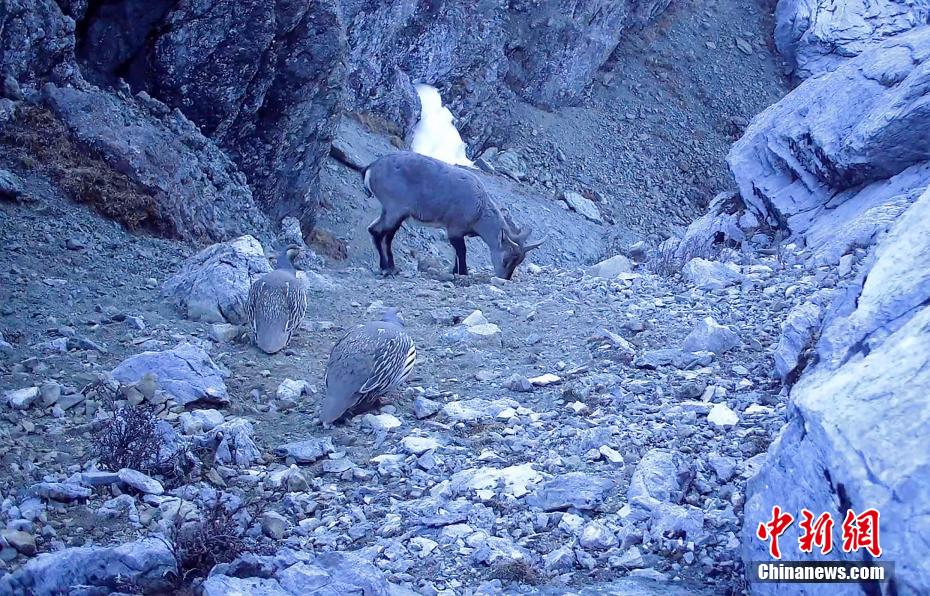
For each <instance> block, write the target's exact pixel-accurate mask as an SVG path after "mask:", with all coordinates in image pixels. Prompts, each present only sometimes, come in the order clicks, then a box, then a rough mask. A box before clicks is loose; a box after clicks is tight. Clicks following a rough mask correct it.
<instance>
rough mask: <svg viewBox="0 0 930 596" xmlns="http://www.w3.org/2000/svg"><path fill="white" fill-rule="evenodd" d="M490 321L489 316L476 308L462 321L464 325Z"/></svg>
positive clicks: (473, 325)
mask: <svg viewBox="0 0 930 596" xmlns="http://www.w3.org/2000/svg"><path fill="white" fill-rule="evenodd" d="M488 323H490V321H488V319H487V317H485V316H484V314H482V313H481V311H480V310H476V311H474V312H472V313H471V314H470V315H468V316H467V317H465V319H464V320H463V321H462V325H465V326H466V327H475V326H476V325H487V324H488Z"/></svg>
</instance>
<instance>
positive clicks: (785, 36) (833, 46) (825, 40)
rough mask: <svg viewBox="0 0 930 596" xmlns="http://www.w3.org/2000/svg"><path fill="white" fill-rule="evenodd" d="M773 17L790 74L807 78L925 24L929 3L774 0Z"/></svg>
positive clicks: (777, 42)
mask: <svg viewBox="0 0 930 596" xmlns="http://www.w3.org/2000/svg"><path fill="white" fill-rule="evenodd" d="M775 17H776V20H777V25H776V27H775V45H776V46H777V47H778V50H779V51H780V52H781V53H782V55H783V56H784V57H785V58H786V59H787V60H788V62H789V65H790V66H791V67H792V69H793V72H794V74H795V75H796V76H798V77H800V78H807V77H810V76H815V75H818V74H821V73H824V72H828V71H831V70H834V69H836V68H837V67H838V66H840V65H841V64H843V63H844V62H846V61H847V60H848V59H850V58H853V57H855V56H858V55H859V54H861V53H862V52H863V51H865V50H867V49H869V48H871V47H874V46H876V45H878V44H879V43H881V42H882V41H884V40H885V39H888V38H890V37H894V36H895V35H898V34H900V33H904V32H906V31H909V30H911V29H913V28H915V27H920V26H922V25H926V24H928V23H930V2H928V1H927V0H912V1H908V2H901V1H900V0H877V1H876V0H848V1H843V2H835V1H833V0H780V1H779V3H778V8H777V10H776V13H775Z"/></svg>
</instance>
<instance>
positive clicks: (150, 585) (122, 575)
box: [0, 538, 177, 596]
mask: <svg viewBox="0 0 930 596" xmlns="http://www.w3.org/2000/svg"><path fill="white" fill-rule="evenodd" d="M176 573H177V565H176V563H175V560H174V555H173V554H172V553H171V549H170V548H169V547H168V543H167V542H166V541H165V540H161V539H159V538H144V539H142V540H138V541H136V542H128V543H126V544H121V545H119V546H114V547H101V546H91V547H80V548H66V549H64V550H60V551H57V552H54V553H43V554H41V555H39V556H38V557H36V558H34V559H32V560H30V561H28V562H27V563H26V564H25V565H23V566H22V567H20V568H19V569H17V570H16V571H14V572H13V573H11V574H8V575H5V576H3V577H2V578H0V594H33V595H35V596H53V595H56V594H70V593H72V592H71V589H72V588H74V587H75V586H86V587H89V588H101V589H103V590H104V591H103V592H102V593H108V592H110V591H118V590H119V589H121V588H122V587H123V586H125V585H127V583H130V584H132V585H133V586H135V587H136V588H138V589H140V590H143V591H144V592H145V593H166V592H167V591H169V590H171V588H172V583H171V577H172V576H173V575H174V574H176ZM94 593H97V592H96V591H95V592H94Z"/></svg>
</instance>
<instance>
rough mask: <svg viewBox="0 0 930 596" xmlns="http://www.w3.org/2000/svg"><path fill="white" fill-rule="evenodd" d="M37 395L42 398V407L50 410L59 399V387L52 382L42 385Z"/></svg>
mask: <svg viewBox="0 0 930 596" xmlns="http://www.w3.org/2000/svg"><path fill="white" fill-rule="evenodd" d="M39 395H40V396H41V397H42V407H43V408H50V407H52V406H53V405H55V402H57V401H58V398H59V397H61V385H59V384H58V383H55V382H54V381H53V382H49V383H43V384H42V387H40V388H39Z"/></svg>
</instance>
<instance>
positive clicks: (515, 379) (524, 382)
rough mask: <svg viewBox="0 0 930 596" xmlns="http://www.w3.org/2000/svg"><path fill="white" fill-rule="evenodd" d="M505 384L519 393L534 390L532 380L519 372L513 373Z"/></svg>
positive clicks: (507, 387) (505, 386)
mask: <svg viewBox="0 0 930 596" xmlns="http://www.w3.org/2000/svg"><path fill="white" fill-rule="evenodd" d="M503 386H504V388H506V389H510V390H511V391H516V392H517V393H526V392H529V391H532V390H533V384H532V383H530V380H529V379H527V378H526V377H524V376H523V375H519V374H516V373H514V374H512V375H510V376H509V377H507V379H506V380H505V381H504V382H503Z"/></svg>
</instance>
